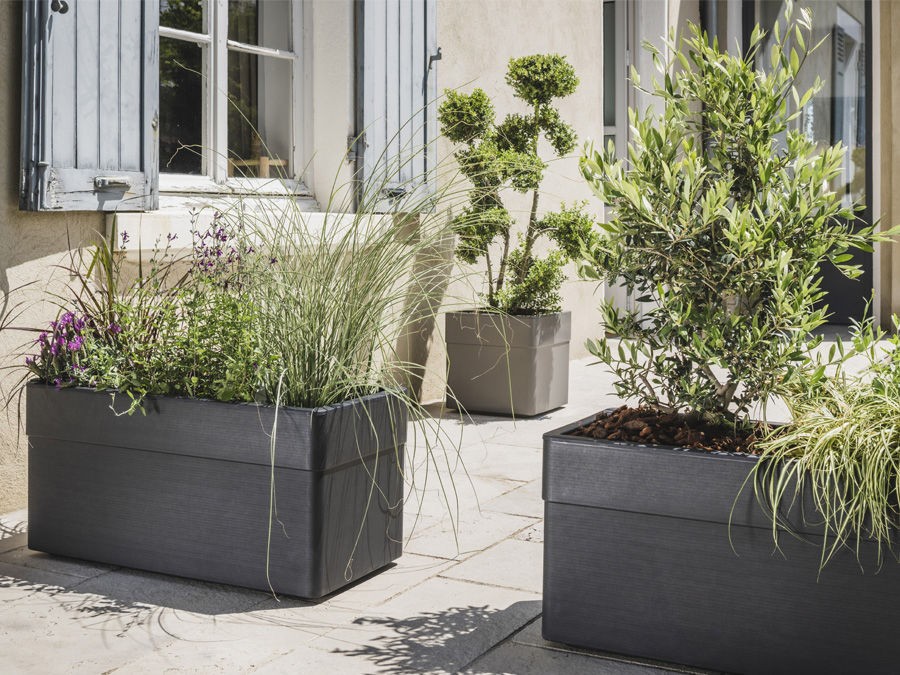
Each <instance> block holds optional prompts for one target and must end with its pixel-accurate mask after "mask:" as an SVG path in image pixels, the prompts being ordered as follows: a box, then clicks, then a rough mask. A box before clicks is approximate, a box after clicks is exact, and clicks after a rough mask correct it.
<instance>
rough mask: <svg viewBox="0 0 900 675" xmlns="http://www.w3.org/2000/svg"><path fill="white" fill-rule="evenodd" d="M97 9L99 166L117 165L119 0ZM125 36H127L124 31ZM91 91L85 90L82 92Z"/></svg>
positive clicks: (104, 167)
mask: <svg viewBox="0 0 900 675" xmlns="http://www.w3.org/2000/svg"><path fill="white" fill-rule="evenodd" d="M102 10H103V11H101V12H100V54H99V66H100V86H99V88H98V89H99V92H100V119H101V126H100V168H101V169H103V170H104V171H113V170H115V169H117V168H119V139H120V135H119V134H120V128H121V125H120V123H119V100H120V99H119V61H120V59H119V56H120V52H121V51H122V47H123V46H124V47H126V48H127V45H123V44H122V42H120V40H121V38H122V35H120V33H119V25H120V24H119V2H116V1H114V2H109V1H107V2H104V3H103V7H102ZM124 36H125V38H126V39H128V37H131V39H132V40H133V39H134V36H133V35H132V36H128V34H127V33H126V34H124ZM92 93H93V92H88V91H86V90H85V91H84V93H83V95H88V96H89V95H91V94H92Z"/></svg>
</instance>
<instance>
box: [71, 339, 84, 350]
mask: <svg viewBox="0 0 900 675" xmlns="http://www.w3.org/2000/svg"><path fill="white" fill-rule="evenodd" d="M83 343H84V338H82V337H81V336H80V335H76V336H75V337H74V338H72V340H71V341H70V342H69V351H70V352H77V351H78V350H79V349H81V345H82V344H83Z"/></svg>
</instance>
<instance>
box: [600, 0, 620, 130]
mask: <svg viewBox="0 0 900 675" xmlns="http://www.w3.org/2000/svg"><path fill="white" fill-rule="evenodd" d="M617 46H618V45H617V44H616V3H615V2H612V1H610V0H607V1H606V2H604V3H603V126H607V127H614V126H616V77H617V74H618V68H617V67H616V66H617V64H616V53H617V51H618V49H617Z"/></svg>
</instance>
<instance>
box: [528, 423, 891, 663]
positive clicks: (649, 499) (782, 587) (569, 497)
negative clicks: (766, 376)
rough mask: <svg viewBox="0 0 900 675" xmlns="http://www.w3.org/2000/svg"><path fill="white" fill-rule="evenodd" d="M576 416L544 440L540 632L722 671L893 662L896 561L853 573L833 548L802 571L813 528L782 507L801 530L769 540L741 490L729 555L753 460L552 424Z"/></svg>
mask: <svg viewBox="0 0 900 675" xmlns="http://www.w3.org/2000/svg"><path fill="white" fill-rule="evenodd" d="M587 421H589V420H582V421H581V422H578V423H576V424H572V425H569V426H567V427H563V428H561V429H557V430H555V431H551V432H549V433H547V434H545V435H544V487H543V491H544V492H543V494H544V500H545V513H546V520H545V523H544V528H545V534H544V600H543V603H544V607H543V633H544V637H545V638H546V639H548V640H553V641H556V642H563V643H568V644H572V645H578V646H581V647H588V648H591V649H599V650H603V651H607V652H617V653H622V654H630V655H634V656H641V657H645V658H651V659H658V660H661V661H668V662H672V663H680V664H686V665H691V666H695V667H700V668H708V669H710V670H715V671H725V672H732V673H766V674H770V673H791V674H794V675H796V674H805V673H816V674H817V675H818V674H824V673H844V674H846V673H867V674H870V673H897V672H900V640H897V623H896V616H897V606H898V602H900V570H898V569H897V566H896V565H897V563H896V562H894V561H893V560H891V559H890V558H888V559H887V561H886V562H885V566H884V568H883V569H882V570H881V571H880V572H879V573H877V574H874V573H871V572H867V573H866V574H865V575H864V574H862V573H861V571H860V568H859V565H858V564H857V562H856V559H855V557H854V555H853V553H852V552H841V553H840V554H838V556H837V557H836V558H835V559H833V560H832V561H831V562H830V563H829V564H828V566H827V567H826V568H825V569H824V571H823V572H822V574H821V576H820V577H818V578H817V576H818V574H817V573H818V569H819V559H820V545H821V538H820V537H818V536H817V535H816V534H814V531H815V528H804V527H802V522H801V521H800V519H799V518H794V519H793V520H794V524H795V526H797V527H800V528H801V529H802V530H803V531H804V532H803V533H804V537H803V539H804V540H800V539H797V538H794V537H791V536H789V535H785V534H783V535H782V536H781V537H780V539H779V541H780V545H781V550H782V552H783V553H779V552H777V551H775V550H774V547H773V540H772V529H771V524H770V521H769V520H768V519H767V518H766V516H765V514H764V513H763V512H762V510H761V508H760V507H759V505H758V504H757V503H755V501H754V499H753V496H752V493H753V488H752V486H750V487H749V488H748V491H745V492H743V493H741V498H740V499H739V500H738V501H737V503H736V504H735V506H734V516H733V521H732V526H731V532H730V534H731V540H732V542H733V545H734V550H732V544H731V543H729V526H728V520H729V514H730V513H731V510H732V505H733V504H734V502H735V496H736V495H737V494H738V492H739V491H740V489H741V486H742V485H743V483H744V480H745V479H746V478H747V475H748V472H749V470H750V468H751V467H752V465H753V463H754V462H755V461H756V460H755V459H754V458H752V457H749V456H744V455H734V454H724V453H723V454H710V453H706V452H699V451H693V450H685V449H679V448H672V447H660V446H656V447H647V446H641V445H636V444H631V443H623V442H616V441H599V440H593V439H587V438H578V437H574V436H569V435H567V432H569V431H571V430H572V429H574V428H576V427H578V426H580V425H582V424H584V423H585V422H587ZM795 511H796V510H795ZM808 513H809V512H808ZM735 551H736V553H735ZM862 555H863V558H864V559H865V560H866V563H867V564H866V569H867V570H872V569H873V567H874V563H873V560H874V555H875V550H874V545H871V544H869V543H866V545H865V546H864V548H863V551H862Z"/></svg>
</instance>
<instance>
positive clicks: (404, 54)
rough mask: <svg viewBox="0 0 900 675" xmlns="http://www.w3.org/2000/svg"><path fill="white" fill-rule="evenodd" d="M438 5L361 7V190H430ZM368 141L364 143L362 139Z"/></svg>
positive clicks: (378, 2)
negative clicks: (436, 12) (436, 9)
mask: <svg viewBox="0 0 900 675" xmlns="http://www.w3.org/2000/svg"><path fill="white" fill-rule="evenodd" d="M435 4H436V0H357V5H356V8H357V13H356V20H357V74H356V77H357V106H358V109H357V131H358V133H360V134H361V136H360V142H358V143H357V146H356V157H357V163H358V165H359V170H360V171H361V173H362V175H361V185H362V188H363V190H369V191H370V196H371V190H372V189H373V188H378V189H379V191H380V192H381V195H380V196H381V197H384V198H386V199H387V202H388V205H389V202H390V201H391V198H392V197H397V196H398V195H402V194H408V193H409V192H410V191H415V192H421V191H422V190H423V189H424V190H428V189H430V187H431V186H430V184H429V181H428V177H429V172H430V171H432V170H433V169H434V139H435V128H436V123H435V99H436V95H437V84H436V82H437V78H436V63H435V58H434V57H438V58H439V51H438V47H437V30H436V23H435ZM362 134H364V136H362Z"/></svg>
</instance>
